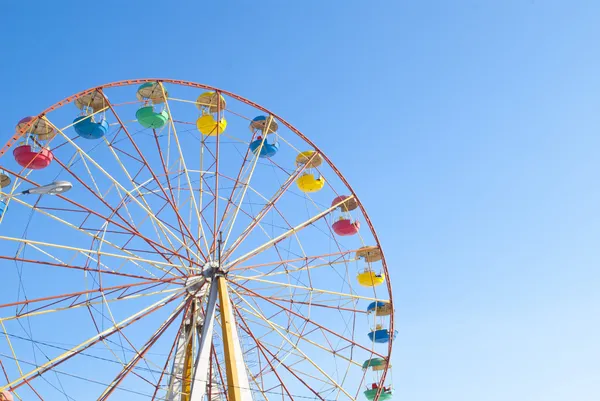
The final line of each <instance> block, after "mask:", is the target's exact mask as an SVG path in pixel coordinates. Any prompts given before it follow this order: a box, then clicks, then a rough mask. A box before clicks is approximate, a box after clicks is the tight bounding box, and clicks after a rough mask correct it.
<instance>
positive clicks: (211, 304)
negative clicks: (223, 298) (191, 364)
mask: <svg viewBox="0 0 600 401" xmlns="http://www.w3.org/2000/svg"><path fill="white" fill-rule="evenodd" d="M216 305H217V286H216V285H214V284H213V285H211V286H210V293H209V295H208V302H207V304H206V311H205V316H204V324H203V325H202V332H201V334H200V344H199V345H198V358H197V359H196V367H195V369H194V378H193V380H192V381H191V385H192V386H191V393H190V401H204V395H205V394H206V393H207V390H208V389H207V387H208V384H209V381H210V380H209V374H210V361H211V359H210V352H211V348H212V339H213V330H214V322H215V309H216ZM211 379H212V378H211ZM212 391H213V392H214V390H212ZM214 393H216V392H214ZM211 399H218V397H215V395H213V396H211ZM209 401H210V400H209Z"/></svg>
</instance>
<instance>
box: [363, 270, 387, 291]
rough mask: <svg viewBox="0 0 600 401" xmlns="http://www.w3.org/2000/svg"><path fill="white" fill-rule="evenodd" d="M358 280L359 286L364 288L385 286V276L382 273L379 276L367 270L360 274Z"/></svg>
mask: <svg viewBox="0 0 600 401" xmlns="http://www.w3.org/2000/svg"><path fill="white" fill-rule="evenodd" d="M356 279H357V280H358V284H360V285H362V286H363V287H376V286H378V285H381V284H383V282H384V281H385V275H384V274H381V273H380V274H377V273H375V272H374V271H373V270H371V269H365V270H364V271H363V272H362V273H358V275H357V276H356Z"/></svg>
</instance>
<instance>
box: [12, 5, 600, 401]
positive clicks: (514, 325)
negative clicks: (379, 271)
mask: <svg viewBox="0 0 600 401" xmlns="http://www.w3.org/2000/svg"><path fill="white" fill-rule="evenodd" d="M5 3H6V4H3V7H2V11H1V12H0V37H2V38H3V40H2V43H1V44H0V74H1V76H2V78H3V79H2V81H3V82H2V93H3V94H2V96H1V97H0V109H1V110H2V117H3V118H2V123H1V126H2V132H4V135H5V137H6V138H8V136H9V135H10V134H12V130H13V127H14V124H15V122H16V121H18V120H19V119H20V118H21V117H22V116H25V115H29V114H35V113H37V112H39V111H40V110H42V109H43V108H45V107H46V106H48V105H49V104H52V103H54V102H56V101H57V100H59V99H61V98H63V97H66V96H68V95H70V94H72V93H75V92H77V91H79V90H83V89H85V88H88V87H91V86H94V85H98V84H102V83H106V82H110V81H115V80H121V79H127V78H137V77H148V76H160V77H170V78H179V79H185V80H190V81H196V82H202V83H206V84H210V85H214V86H217V87H222V88H224V89H228V90H230V91H232V92H235V93H238V94H240V95H242V96H245V97H248V98H250V99H252V100H254V101H256V102H258V103H260V104H262V105H264V106H266V107H268V108H270V109H272V110H273V111H274V112H276V113H278V114H280V115H281V116H284V118H286V119H287V120H289V121H290V122H291V123H293V124H294V125H296V126H297V127H298V128H300V129H301V130H302V131H303V132H304V133H305V134H306V135H307V136H309V137H310V138H311V139H312V140H314V141H315V142H316V143H317V144H318V145H319V146H320V147H321V148H322V149H324V151H325V152H326V153H327V154H328V155H329V156H330V157H331V159H332V160H333V161H334V162H335V163H336V165H337V166H338V167H339V168H340V170H341V171H342V172H343V173H344V175H345V176H346V177H347V178H348V180H349V181H350V182H351V184H352V185H353V187H354V189H355V190H356V191H357V193H358V196H359V197H360V199H361V201H362V202H363V204H364V205H365V206H366V208H367V210H368V211H369V213H370V215H371V218H372V220H373V222H374V224H375V227H376V229H377V231H378V233H379V236H380V237H381V240H382V244H383V246H384V249H385V251H386V256H387V259H388V264H389V266H390V268H391V274H392V281H393V287H394V292H395V300H396V313H397V322H398V323H397V326H398V330H399V332H400V333H399V336H398V340H397V343H396V346H395V356H394V371H393V383H394V386H395V389H396V395H395V398H394V399H396V400H414V401H430V400H431V401H433V400H440V399H445V400H456V401H459V400H460V401H471V400H473V401H475V400H477V401H480V400H486V401H487V400H490V401H495V400H505V399H516V400H520V401H542V400H543V401H554V400H567V399H568V400H571V399H576V400H579V401H586V400H598V399H599V398H600V381H599V380H598V376H599V375H600V364H599V363H598V361H599V360H600V343H599V342H598V338H599V335H600V320H599V318H598V313H597V311H598V308H599V307H600V294H599V292H598V291H597V288H598V286H599V284H600V270H599V269H598V262H599V261H600V254H599V252H598V248H597V239H598V238H599V236H600V228H599V227H600V225H599V223H600V219H599V217H598V206H599V205H600V190H599V185H598V179H597V177H598V171H600V162H599V161H598V157H597V154H598V149H599V148H600V136H599V135H598V126H599V125H600V117H599V114H598V113H597V107H598V104H599V100H600V95H598V94H599V93H600V74H599V73H598V71H600V50H599V48H598V46H597V41H598V38H599V37H600V26H599V25H598V24H597V20H598V16H599V15H600V4H599V3H598V2H595V1H592V0H589V1H578V0H572V1H564V0H563V1H558V0H555V1H552V0H546V1H540V0H531V1H528V0H521V1H517V0H502V1H500V0H469V1H467V0H457V1H453V2H451V1H426V0H423V1H373V2H364V1H363V2H359V1H351V0H349V1H344V2H342V1H326V2H316V1H308V2H275V1H265V2H250V1H239V2H232V1H225V2H196V1H187V2H179V3H178V4H179V5H178V6H177V7H174V6H171V5H169V4H168V3H166V2H158V1H144V2H133V1H131V2H122V1H105V2H102V4H100V3H89V4H86V3H84V2H67V1H66V2H62V3H60V5H57V3H53V2H41V1H34V2H29V3H28V5H26V3H25V2H16V1H6V2H5ZM123 3H126V4H123Z"/></svg>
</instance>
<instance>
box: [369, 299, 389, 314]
mask: <svg viewBox="0 0 600 401" xmlns="http://www.w3.org/2000/svg"><path fill="white" fill-rule="evenodd" d="M385 306H386V302H382V301H375V302H371V303H370V304H369V306H367V312H368V313H371V312H375V311H376V310H377V309H378V308H383V307H385Z"/></svg>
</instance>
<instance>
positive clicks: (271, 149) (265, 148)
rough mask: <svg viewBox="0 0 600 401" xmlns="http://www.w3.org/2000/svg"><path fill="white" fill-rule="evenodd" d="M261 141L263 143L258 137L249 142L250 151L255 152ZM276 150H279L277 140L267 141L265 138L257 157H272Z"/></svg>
mask: <svg viewBox="0 0 600 401" xmlns="http://www.w3.org/2000/svg"><path fill="white" fill-rule="evenodd" d="M261 143H263V140H262V138H261V137H258V139H257V140H255V141H253V142H252V143H250V150H251V151H252V153H254V154H257V152H258V149H259V148H260V144H261ZM278 150H279V142H275V143H268V142H267V140H266V139H265V141H264V143H263V145H262V148H261V149H260V154H259V155H258V157H263V158H265V157H273V156H275V154H276V153H277V151H278Z"/></svg>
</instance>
